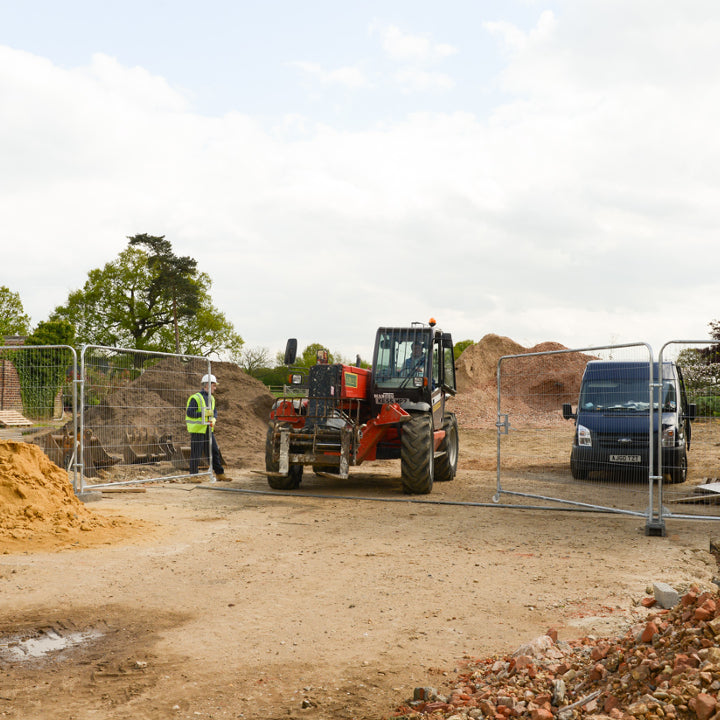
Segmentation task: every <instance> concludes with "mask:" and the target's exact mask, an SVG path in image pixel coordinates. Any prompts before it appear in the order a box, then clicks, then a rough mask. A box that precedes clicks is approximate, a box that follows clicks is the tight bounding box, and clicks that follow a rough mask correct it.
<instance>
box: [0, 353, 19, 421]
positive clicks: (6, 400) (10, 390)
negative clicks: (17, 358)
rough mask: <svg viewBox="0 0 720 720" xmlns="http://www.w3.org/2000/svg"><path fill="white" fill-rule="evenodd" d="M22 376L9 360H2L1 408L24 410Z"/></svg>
mask: <svg viewBox="0 0 720 720" xmlns="http://www.w3.org/2000/svg"><path fill="white" fill-rule="evenodd" d="M22 409H23V405H22V397H21V396H20V378H19V376H18V374H17V370H16V369H15V366H14V365H13V364H12V363H11V362H10V361H9V360H0V410H17V411H18V412H22Z"/></svg>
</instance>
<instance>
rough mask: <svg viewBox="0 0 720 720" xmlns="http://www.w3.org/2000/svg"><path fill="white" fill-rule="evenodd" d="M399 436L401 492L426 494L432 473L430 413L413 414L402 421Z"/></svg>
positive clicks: (429, 486) (430, 483)
mask: <svg viewBox="0 0 720 720" xmlns="http://www.w3.org/2000/svg"><path fill="white" fill-rule="evenodd" d="M401 433H402V434H401V437H400V470H401V474H402V485H403V492H405V493H407V494H411V495H412V494H414V495H427V493H429V492H430V491H431V490H432V486H433V475H434V460H433V455H434V447H433V427H432V417H431V416H430V415H415V416H414V417H413V418H411V419H410V420H408V421H407V422H405V423H403V426H402V431H401Z"/></svg>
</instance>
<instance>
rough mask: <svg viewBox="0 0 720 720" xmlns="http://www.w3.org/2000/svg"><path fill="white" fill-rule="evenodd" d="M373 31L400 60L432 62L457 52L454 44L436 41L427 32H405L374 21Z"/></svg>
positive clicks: (389, 54) (394, 56) (391, 53)
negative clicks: (413, 33) (414, 33)
mask: <svg viewBox="0 0 720 720" xmlns="http://www.w3.org/2000/svg"><path fill="white" fill-rule="evenodd" d="M371 32H373V33H378V34H379V35H380V38H381V41H382V47H383V50H384V51H385V52H386V53H387V55H388V56H389V57H390V58H392V59H393V60H396V61H398V62H410V63H431V62H437V61H438V60H442V59H443V58H446V57H449V56H451V55H455V54H456V53H457V49H456V48H454V47H453V46H452V45H449V44H447V43H437V42H434V41H433V40H432V38H431V37H430V36H429V35H427V34H422V35H411V34H409V33H405V32H403V31H402V30H400V29H399V28H398V27H396V26H394V25H379V24H377V23H373V25H372V26H371Z"/></svg>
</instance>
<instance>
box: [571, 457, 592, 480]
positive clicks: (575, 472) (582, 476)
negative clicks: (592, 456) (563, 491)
mask: <svg viewBox="0 0 720 720" xmlns="http://www.w3.org/2000/svg"><path fill="white" fill-rule="evenodd" d="M570 472H571V473H572V476H573V480H586V479H587V476H588V471H587V468H585V467H581V466H580V465H578V464H577V463H575V462H572V461H570Z"/></svg>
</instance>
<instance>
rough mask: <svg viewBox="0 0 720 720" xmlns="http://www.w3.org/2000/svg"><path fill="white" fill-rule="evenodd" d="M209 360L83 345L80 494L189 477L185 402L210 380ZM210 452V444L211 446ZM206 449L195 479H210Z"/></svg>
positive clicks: (79, 460) (188, 438)
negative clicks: (95, 489) (205, 477)
mask: <svg viewBox="0 0 720 720" xmlns="http://www.w3.org/2000/svg"><path fill="white" fill-rule="evenodd" d="M211 373H212V367H211V362H210V360H209V359H207V358H201V357H188V356H180V355H173V354H169V353H159V352H147V351H142V350H131V349H124V348H109V347H99V346H84V347H83V349H82V352H81V358H80V377H81V397H82V403H81V408H80V423H79V425H80V428H79V435H80V437H81V443H80V452H79V459H78V464H79V467H80V477H81V485H82V488H81V489H83V490H84V489H94V488H101V487H108V486H114V485H128V484H138V483H145V482H150V481H160V480H162V481H167V480H172V479H175V478H183V477H186V476H187V475H188V474H189V460H190V436H189V433H188V431H187V427H186V422H185V415H186V407H187V402H188V398H189V397H190V396H191V395H192V394H194V393H196V392H198V391H199V390H200V381H201V378H202V376H203V375H205V374H208V375H209V374H211ZM208 445H209V443H208ZM209 451H210V448H209V447H208V453H207V455H206V457H205V459H204V460H203V461H201V463H200V467H199V473H198V475H199V476H203V475H205V476H209V477H210V478H212V474H211V468H210V465H209V463H208V460H207V457H209Z"/></svg>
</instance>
